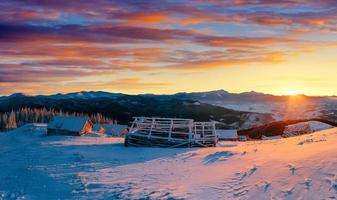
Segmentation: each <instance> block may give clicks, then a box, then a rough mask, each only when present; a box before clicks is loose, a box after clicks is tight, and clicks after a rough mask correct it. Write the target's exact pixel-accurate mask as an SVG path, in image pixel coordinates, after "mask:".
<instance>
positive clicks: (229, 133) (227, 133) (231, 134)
mask: <svg viewBox="0 0 337 200" xmlns="http://www.w3.org/2000/svg"><path fill="white" fill-rule="evenodd" d="M215 132H216V134H217V135H218V137H219V139H237V138H238V132H237V130H235V129H228V130H225V129H217V130H215Z"/></svg>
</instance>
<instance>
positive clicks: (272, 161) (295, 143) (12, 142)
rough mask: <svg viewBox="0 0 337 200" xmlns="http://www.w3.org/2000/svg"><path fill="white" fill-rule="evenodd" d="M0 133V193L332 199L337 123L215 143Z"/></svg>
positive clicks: (26, 130) (336, 180) (336, 190)
mask: <svg viewBox="0 0 337 200" xmlns="http://www.w3.org/2000/svg"><path fill="white" fill-rule="evenodd" d="M45 134H46V130H45V128H43V126H39V127H37V128H36V127H35V126H34V125H27V126H24V127H22V128H19V129H17V130H14V131H11V132H7V133H0V180H1V181H0V199H180V198H185V199H209V200H212V199H259V200H260V199H261V200H262V199H336V198H337V151H336V150H337V146H336V143H337V129H329V130H324V131H321V132H315V133H313V134H308V135H302V136H297V137H291V138H283V139H279V140H266V141H249V142H236V141H231V142H221V143H219V145H218V147H215V148H177V149H168V148H140V147H138V148H137V147H127V148H126V147H124V146H123V138H111V137H110V138H105V137H103V138H102V137H86V136H78V137H71V136H53V137H46V136H45Z"/></svg>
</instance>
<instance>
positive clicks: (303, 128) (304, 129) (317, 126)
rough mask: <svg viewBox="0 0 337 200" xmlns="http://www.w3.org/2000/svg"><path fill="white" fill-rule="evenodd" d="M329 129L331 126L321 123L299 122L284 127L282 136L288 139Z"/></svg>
mask: <svg viewBox="0 0 337 200" xmlns="http://www.w3.org/2000/svg"><path fill="white" fill-rule="evenodd" d="M330 128H333V126H331V125H329V124H325V123H323V122H318V121H309V122H301V123H297V124H293V125H289V126H286V127H285V130H284V134H283V136H285V137H290V136H294V135H302V134H307V133H313V132H316V131H321V130H325V129H330Z"/></svg>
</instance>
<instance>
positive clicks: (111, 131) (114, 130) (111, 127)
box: [93, 124, 128, 136]
mask: <svg viewBox="0 0 337 200" xmlns="http://www.w3.org/2000/svg"><path fill="white" fill-rule="evenodd" d="M101 128H103V129H104V130H105V134H107V135H109V136H122V134H123V131H124V130H126V129H127V128H128V126H126V125H121V124H94V126H93V130H94V131H96V132H99V131H100V129H101Z"/></svg>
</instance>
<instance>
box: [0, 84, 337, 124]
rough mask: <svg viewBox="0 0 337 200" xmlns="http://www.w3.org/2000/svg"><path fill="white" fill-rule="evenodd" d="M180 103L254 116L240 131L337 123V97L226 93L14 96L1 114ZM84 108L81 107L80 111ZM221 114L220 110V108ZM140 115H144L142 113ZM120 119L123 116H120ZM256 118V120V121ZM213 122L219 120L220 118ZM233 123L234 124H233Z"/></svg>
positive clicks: (2, 101) (0, 102)
mask: <svg viewBox="0 0 337 200" xmlns="http://www.w3.org/2000/svg"><path fill="white" fill-rule="evenodd" d="M178 101H180V102H185V101H194V102H195V103H194V104H193V105H201V104H200V103H202V105H206V104H208V105H212V106H217V107H221V108H225V109H227V111H228V112H231V111H233V110H234V111H238V112H241V113H252V114H250V115H249V116H247V115H245V117H244V119H245V122H246V124H245V125H237V124H236V125H235V126H236V127H240V128H249V127H251V126H259V125H263V124H265V123H270V122H271V121H279V120H289V119H308V118H328V119H332V120H336V121H337V98H336V97H311V96H305V95H299V96H275V95H270V94H263V93H258V92H254V91H251V92H244V93H229V92H227V91H224V90H215V91H208V92H192V93H177V94H172V95H155V94H142V95H127V94H121V93H109V92H102V91H98V92H95V91H89V92H86V91H82V92H75V93H68V94H55V95H38V96H27V95H25V94H13V95H11V96H7V97H0V111H5V110H4V107H5V108H8V109H15V108H17V107H19V106H20V105H21V106H30V107H31V106H33V107H35V106H38V107H52V108H57V109H68V108H67V106H68V105H71V106H72V107H71V109H75V110H76V111H79V112H82V111H83V112H88V111H89V112H102V111H109V109H110V108H109V109H107V108H106V105H107V104H109V105H111V106H112V104H113V103H116V104H115V106H116V107H115V109H116V110H117V111H119V109H121V108H120V107H119V105H121V104H123V105H122V106H128V107H130V108H131V107H132V109H126V108H123V109H122V112H123V113H124V114H125V113H131V114H132V111H133V110H134V109H135V108H134V106H136V108H138V107H139V105H142V106H143V107H144V108H149V107H151V109H154V108H159V107H158V106H159V105H158V104H153V102H171V103H172V102H178ZM100 104H101V105H100ZM117 104H118V105H117ZM126 104H127V105H126ZM81 105H82V107H79V106H81ZM137 105H138V107H137ZM172 106H173V105H172ZM97 107H99V109H97ZM88 109H89V110H88ZM111 109H112V107H111ZM219 110H221V109H220V108H219ZM229 110H231V111H229ZM71 111H73V110H71ZM146 113H148V112H146ZM137 114H140V115H144V113H142V112H139V113H137ZM152 114H154V115H156V116H161V114H159V113H158V112H153V113H152ZM119 115H120V114H118V116H119ZM211 115H212V114H211V113H209V115H208V116H211ZM174 116H177V113H173V115H172V116H171V117H174ZM268 116H271V117H268ZM256 118H257V120H255V119H256ZM124 119H128V120H129V117H124ZM124 119H123V120H124ZM209 119H211V118H209ZM250 119H253V120H250ZM212 120H220V118H218V119H212ZM239 121H241V122H239ZM236 122H238V123H239V124H242V123H243V121H242V120H236ZM232 123H234V121H233V122H232Z"/></svg>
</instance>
